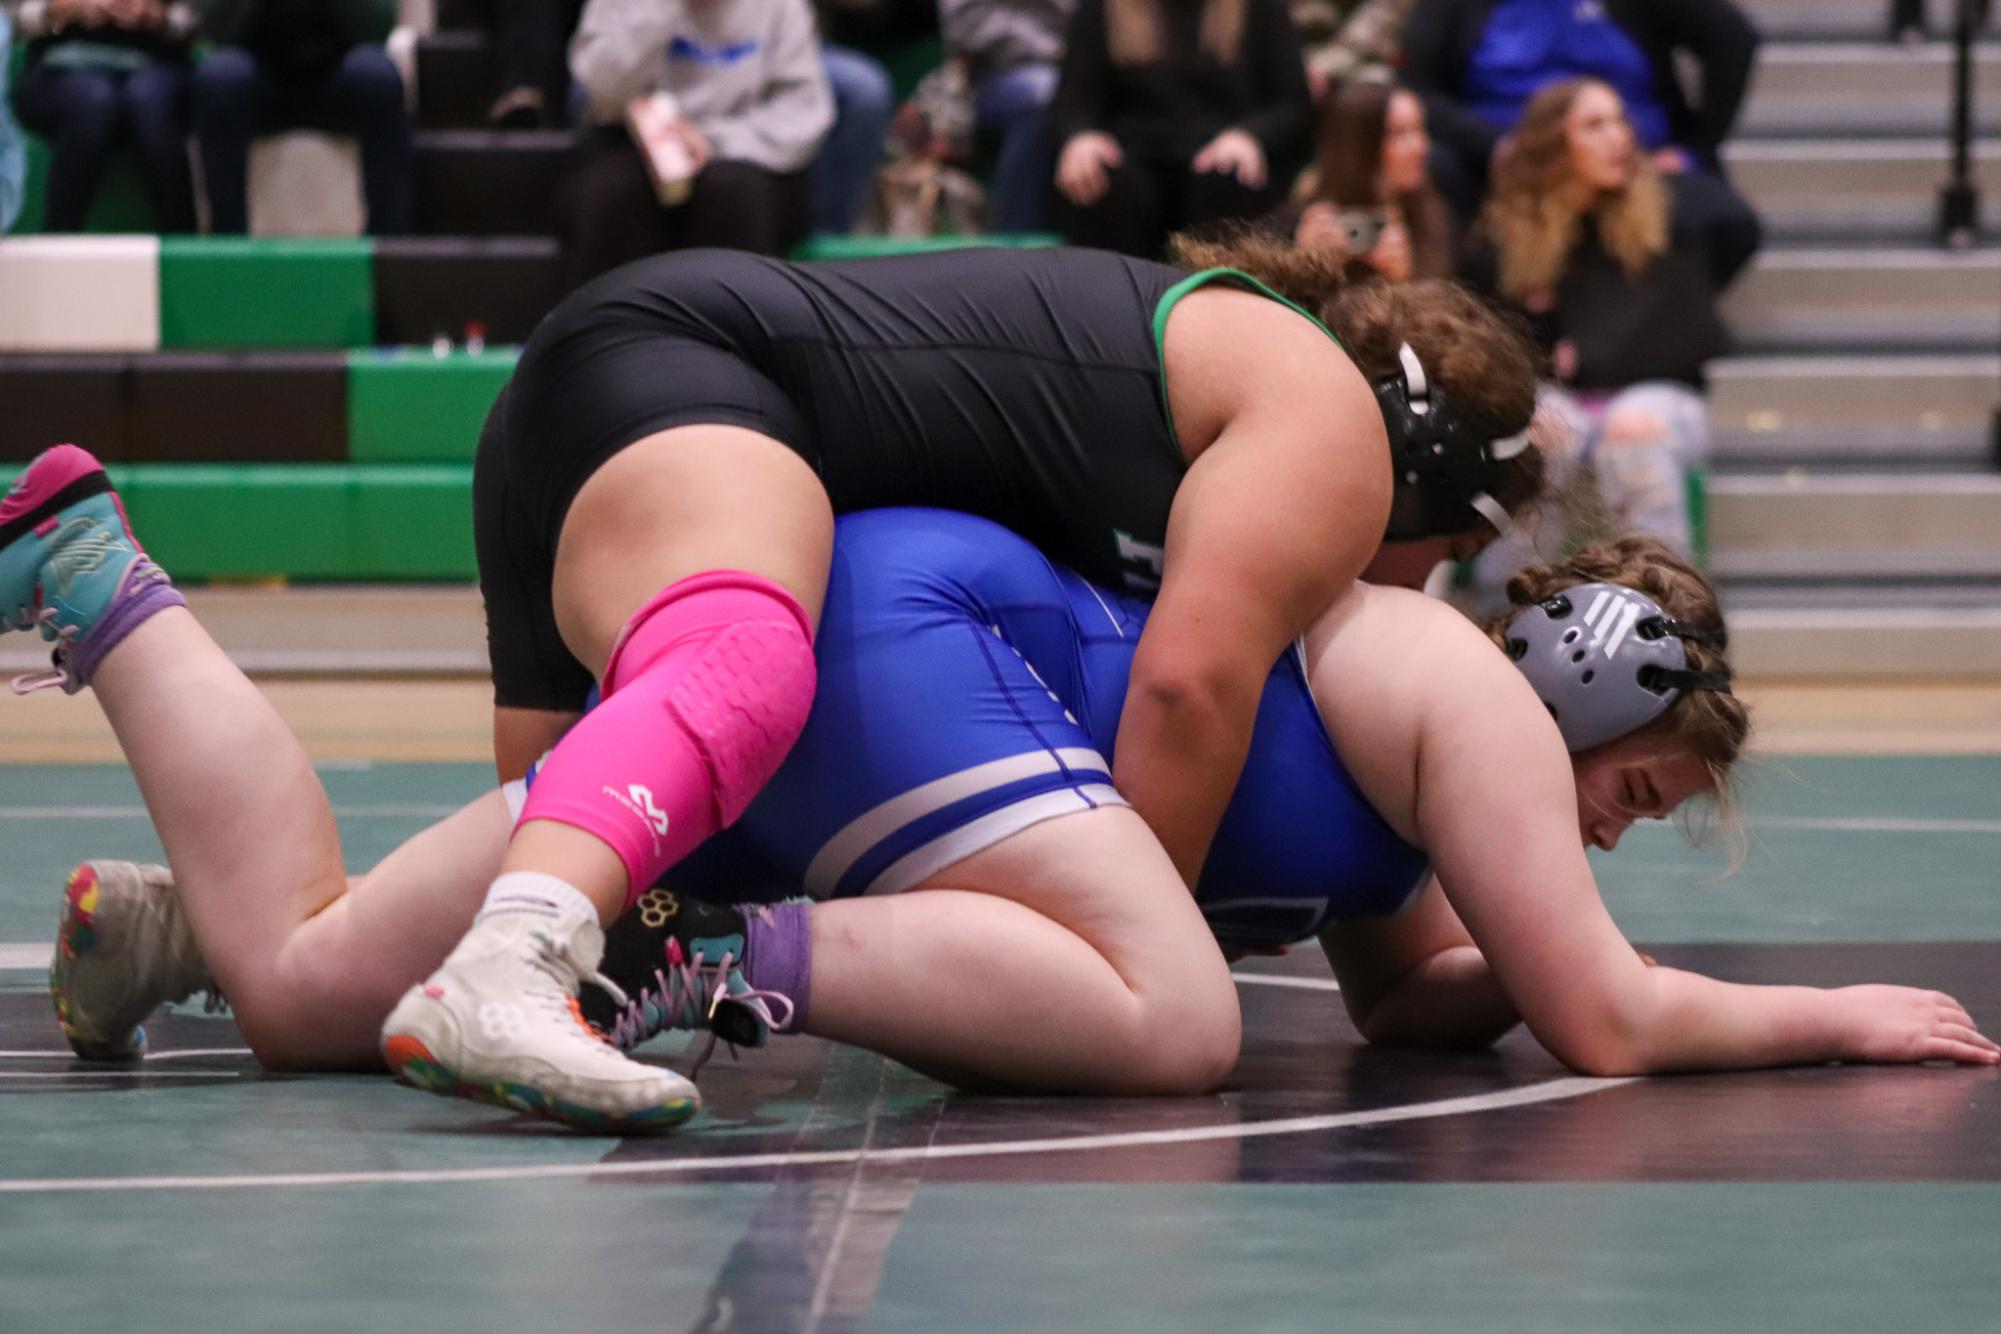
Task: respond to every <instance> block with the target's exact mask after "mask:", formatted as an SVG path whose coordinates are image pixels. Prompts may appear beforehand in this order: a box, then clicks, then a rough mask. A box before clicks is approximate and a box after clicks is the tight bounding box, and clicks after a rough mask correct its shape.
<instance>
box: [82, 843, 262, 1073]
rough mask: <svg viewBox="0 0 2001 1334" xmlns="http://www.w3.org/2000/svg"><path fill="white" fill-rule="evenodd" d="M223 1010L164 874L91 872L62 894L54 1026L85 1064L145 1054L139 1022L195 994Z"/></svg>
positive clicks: (125, 867)
mask: <svg viewBox="0 0 2001 1334" xmlns="http://www.w3.org/2000/svg"><path fill="white" fill-rule="evenodd" d="M198 991H199V992H206V993H208V997H207V1002H206V1004H205V1007H204V1008H206V1009H207V1010H208V1012H209V1013H211V1014H214V1013H217V1012H219V1011H221V1010H222V1009H223V1008H225V1007H224V1002H223V999H222V993H221V992H220V991H218V990H217V989H216V985H215V979H214V978H213V977H212V976H210V975H209V971H208V967H207V966H206V965H205V964H204V963H203V962H202V958H201V951H200V950H199V949H198V948H196V945H195V938H194V932H193V931H191V930H189V928H188V919H187V914H186V913H184V912H182V911H181V900H180V896H179V895H177V894H175V893H174V880H173V875H172V873H171V872H169V871H168V870H167V868H166V867H164V866H142V865H139V864H137V863H134V862H114V861H101V862H85V863H84V864H83V865H81V866H79V867H77V868H76V869H75V870H74V871H71V872H70V873H69V882H68V884H66V885H65V886H64V888H63V910H62V922H61V924H60V926H59V927H58V928H57V931H56V954H55V960H54V962H52V963H51V964H50V965H49V998H50V999H51V1000H53V1001H54V1002H55V1006H56V1022H57V1023H59V1024H61V1025H62V1030H63V1036H64V1037H66V1038H68V1039H69V1045H70V1047H71V1049H72V1050H74V1051H75V1052H76V1054H77V1055H78V1056H81V1057H83V1058H84V1059H85V1060H86V1061H126V1060H132V1059H134V1058H136V1057H138V1056H140V1055H141V1054H143V1053H144V1052H145V1050H146V1030H145V1029H144V1028H141V1027H140V1021H141V1020H143V1019H145V1017H146V1016H147V1015H149V1014H151V1013H152V1012H153V1011H155V1010H157V1009H159V1008H160V1007H161V1006H162V1005H168V1004H171V1003H173V1002H175V1001H183V1000H186V999H187V998H188V997H190V996H192V995H194V994H195V993H196V992H198Z"/></svg>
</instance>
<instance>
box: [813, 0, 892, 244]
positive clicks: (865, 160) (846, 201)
mask: <svg viewBox="0 0 2001 1334" xmlns="http://www.w3.org/2000/svg"><path fill="white" fill-rule="evenodd" d="M877 8H878V7H877V6H876V5H875V4H873V3H871V0H814V10H815V12H816V13H817V15H818V16H819V21H820V38H821V41H820V63H821V64H822V65H823V66H825V68H826V71H827V87H828V89H829V90H830V91H831V92H832V93H833V96H834V123H833V125H832V126H831V127H830V128H829V129H828V130H827V137H826V138H825V139H824V140H822V141H821V144H820V152H819V154H818V156H816V157H815V158H814V159H813V167H812V178H811V179H812V189H813V230H814V231H815V232H817V233H819V234H820V235H823V236H846V235H847V234H848V233H849V232H852V231H853V230H854V229H855V224H856V223H857V222H859V221H860V220H861V216H862V210H863V209H864V208H867V207H868V200H869V191H870V190H872V189H873V188H874V187H875V173H876V168H877V167H879V166H880V165H881V163H882V151H883V145H884V144H886V143H887V142H888V140H889V123H890V120H891V119H892V118H893V117H894V116H895V115H896V87H895V85H894V83H892V82H891V80H890V77H889V69H888V68H887V67H886V66H885V65H884V64H883V63H882V62H881V61H880V60H877V59H876V58H875V57H874V56H872V55H870V54H869V53H868V52H866V51H864V50H861V49H859V48H857V47H855V46H853V45H850V44H848V43H846V42H843V41H842V40H841V38H842V37H843V36H844V35H845V34H844V32H843V29H844V28H847V27H850V26H855V25H856V24H857V23H858V22H865V21H866V20H868V19H870V18H874V17H876V10H877Z"/></svg>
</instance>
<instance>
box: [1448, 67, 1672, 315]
mask: <svg viewBox="0 0 2001 1334" xmlns="http://www.w3.org/2000/svg"><path fill="white" fill-rule="evenodd" d="M1593 88H1599V89H1604V90H1605V91H1607V92H1610V91H1611V88H1610V87H1609V86H1608V85H1606V84H1604V83H1601V82H1599V81H1598V80H1596V79H1565V80H1564V81H1563V82H1561V83H1553V84H1550V85H1549V86H1548V87H1546V88H1544V89H1542V90H1541V91H1539V92H1538V93H1536V95H1535V96H1534V97H1532V98H1530V99H1529V103H1528V106H1527V108H1526V109H1524V110H1523V112H1522V118H1521V121H1520V123H1519V124H1517V125H1516V126H1515V130H1514V133H1513V135H1512V136H1511V138H1510V143H1511V147H1510V148H1509V150H1508V152H1507V153H1505V154H1504V155H1502V157H1501V160H1500V161H1499V162H1498V163H1496V164H1495V167H1494V189H1493V194H1492V195H1491V196H1490V197H1489V198H1488V200H1487V207H1486V211H1485V213H1484V214H1483V215H1482V218H1483V221H1484V223H1485V225H1486V229H1487V234H1488V236H1489V237H1491V238H1492V240H1493V243H1494V248H1495V250H1496V251H1497V252H1498V253H1499V256H1500V290H1501V294H1502V295H1503V296H1506V297H1509V298H1512V299H1514V300H1517V301H1520V300H1523V299H1524V298H1526V297H1528V296H1529V295H1530V294H1531V293H1535V292H1541V291H1545V290H1547V289H1549V288H1551V287H1554V286H1556V284H1557V283H1558V282H1559V281H1560V280H1561V279H1562V277H1563V271H1564V268H1565V266H1566V265H1568V263H1569V262H1570V254H1571V252H1572V251H1573V250H1575V249H1576V248H1577V238H1578V232H1579V229H1580V226H1581V224H1582V222H1583V220H1584V218H1585V217H1586V216H1587V215H1588V216H1590V217H1591V218H1593V219H1595V220H1596V222H1597V224H1598V235H1599V238H1600V240H1601V241H1602V242H1603V243H1604V246H1605V249H1606V250H1607V251H1608V252H1610V254H1611V255H1612V257H1613V258H1614V259H1616V260H1618V261H1619V266H1620V267H1621V268H1623V269H1624V270H1625V271H1626V275H1627V276H1628V277H1634V276H1637V275H1638V274H1639V273H1640V272H1641V270H1643V269H1645V268H1646V267H1647V265H1649V264H1651V263H1652V262H1653V261H1654V259H1655V258H1656V257H1658V256H1660V255H1662V254H1665V253H1666V252H1667V248H1668V213H1669V208H1670V205H1669V200H1668V193H1667V187H1666V186H1665V185H1664V184H1663V183H1662V181H1661V177H1660V173H1659V172H1658V171H1656V170H1655V169H1654V165H1653V163H1652V162H1650V161H1648V159H1647V157H1646V155H1645V154H1638V155H1636V156H1635V157H1634V159H1633V176H1632V179H1631V180H1630V181H1629V182H1628V183H1627V184H1626V187H1625V188H1624V189H1623V190H1615V191H1613V192H1611V193H1609V194H1605V195H1601V196H1599V197H1598V198H1597V199H1596V200H1593V201H1591V202H1590V203H1589V204H1584V203H1581V202H1580V201H1579V200H1578V198H1577V194H1576V192H1575V191H1574V190H1572V189H1570V188H1569V187H1570V183H1571V164H1570V125H1569V122H1570V109H1571V107H1572V106H1574V105H1575V104H1576V102H1577V99H1578V98H1579V97H1581V96H1582V95H1583V94H1584V93H1585V92H1586V91H1587V90H1588V89H1593Z"/></svg>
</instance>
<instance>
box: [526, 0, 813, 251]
mask: <svg viewBox="0 0 2001 1334" xmlns="http://www.w3.org/2000/svg"><path fill="white" fill-rule="evenodd" d="M570 72H571V74H572V75H574V76H575V78H576V80H577V83H578V84H579V85H580V86H581V87H582V88H583V89H584V91H585V93H586V94H587V95H588V97H589V99H590V115H591V119H592V121H593V122H594V123H595V125H596V127H597V128H596V129H595V130H593V131H592V133H591V137H590V141H589V143H588V144H587V146H586V149H585V156H584V160H583V162H582V163H581V165H580V166H579V168H578V171H577V174H576V176H575V178H574V179H573V180H572V182H571V185H570V188H569V190H568V191H567V195H568V198H567V201H566V207H565V208H564V210H563V212H564V214H565V215H566V218H567V230H568V236H567V240H568V241H569V244H570V256H571V262H572V264H573V266H574V268H575V272H576V276H577V278H578V279H579V280H582V279H585V278H589V277H593V276H595V275H597V274H599V273H603V272H604V271H605V270H607V269H611V268H614V267H616V266H617V265H620V264H623V263H626V262H628V261H630V260H634V259H638V258H640V257H641V256H644V255H650V254H654V253H656V252H658V251H661V250H671V249H678V248H680V247H684V246H731V247H734V248H736V249H740V250H752V251H756V252H758V253H760V254H766V255H782V254H784V253H785V252H786V251H788V250H790V249H791V248H792V247H793V246H795V245H797V244H798V243H799V242H800V241H801V240H803V239H805V236H806V233H807V230H808V227H809V225H810V216H811V203H812V200H811V188H810V183H809V179H808V173H807V170H806V168H807V167H808V166H809V165H810V164H811V163H812V161H813V156H814V154H815V153H816V152H818V150H819V147H820V141H821V140H822V139H823V138H824V137H825V135H826V133H827V128H828V126H829V125H830V124H832V122H833V118H834V106H833V96H832V94H831V92H830V91H829V89H828V87H827V75H826V69H825V67H824V65H823V64H822V62H821V58H820V49H819V41H818V37H817V34H816V33H815V30H814V25H813V12H812V10H811V9H810V8H809V7H808V5H807V2H806V0H705V2H702V3H696V2H695V0H589V2H588V3H587V4H586V5H585V6H584V16H583V22H582V23H581V24H580V25H579V26H578V29H577V36H576V39H575V41H574V42H572V43H571V47H570ZM662 95H665V96H664V100H663V97H662Z"/></svg>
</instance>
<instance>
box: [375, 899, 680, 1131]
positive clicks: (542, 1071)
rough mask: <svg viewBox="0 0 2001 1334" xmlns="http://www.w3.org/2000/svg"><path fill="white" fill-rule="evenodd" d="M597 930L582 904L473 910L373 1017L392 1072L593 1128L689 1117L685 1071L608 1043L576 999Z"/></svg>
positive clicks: (667, 1125)
mask: <svg viewBox="0 0 2001 1334" xmlns="http://www.w3.org/2000/svg"><path fill="white" fill-rule="evenodd" d="M603 954H604V932H603V931H602V930H601V929H600V928H599V926H598V924H597V921H596V919H595V918H593V917H589V916H586V915H584V914H581V913H565V914H561V915H559V916H553V917H552V916H545V915H542V914H539V913H530V912H498V913H493V914H491V915H487V916H482V917H480V918H478V919H477V920H475V921H474V923H473V927H472V930H471V931H469V932H468V933H467V934H466V938H465V939H464V940H463V941H461V942H459V947H458V948H457V949H455V950H453V951H452V953H451V957H450V958H448V959H446V960H445V962H444V965H443V966H442V967H440V968H439V969H438V971H437V972H436V973H433V974H432V975H431V978H430V980H429V981H428V982H425V983H423V984H422V985H420V986H415V987H412V988H411V989H410V990H409V991H408V992H406V993H405V994H404V996H403V999H402V1000H401V1001H399V1002H398V1003H397V1005H396V1008H395V1009H394V1010H393V1011H391V1012H390V1015H389V1019H388V1022H386V1023H385V1024H383V1026H382V1056H383V1059H384V1060H386V1061H388V1063H389V1068H390V1069H391V1070H393V1071H395V1072H396V1075H397V1077H398V1078H399V1079H401V1080H403V1081H404V1082H405V1083H407V1084H410V1085H413V1086H414V1087H417V1088H420V1089H424V1090H425V1091H427V1092H430V1093H437V1094H441V1095H444V1096H447V1097H459V1098H472V1099H475V1100H476V1101H479V1102H490V1103H494V1104H497V1105H498V1106H502V1107H508V1108H512V1109H513V1110H515V1111H519V1112H528V1113H530V1114H532V1115H535V1116H545V1117H548V1118H549V1119H551V1120H554V1121H560V1122H562V1123H563V1124H564V1125H568V1126H573V1127H575V1128H577V1129H579V1130H586V1131H591V1132H593V1133H597V1134H634V1133H639V1134H644V1133H652V1132H657V1131H662V1130H670V1129H672V1128H673V1127H675V1126H678V1125H680V1124H681V1123H682V1122H683V1121H685V1120H687V1119H688V1118H689V1117H691V1116H693V1115H694V1114H695V1112H696V1109H698V1108H699V1107H700V1106H701V1095H700V1094H699V1093H697V1092H696V1091H695V1086H694V1084H693V1083H691V1082H690V1081H688V1080H686V1079H684V1078H682V1077H681V1076H680V1075H678V1074H675V1073H674V1072H673V1071H672V1070H663V1069H661V1068H660V1067H658V1066H652V1065H643V1064H641V1063H640V1062H638V1061H632V1060H627V1059H626V1058H625V1057H623V1056H621V1055H619V1054H618V1052H617V1051H616V1050H614V1049H613V1048H612V1046H611V1044H610V1043H608V1042H607V1041H606V1040H605V1038H604V1035H603V1034H602V1033H599V1032H598V1031H597V1030H596V1029H594V1028H592V1027H591V1026H590V1024H589V1023H587V1022H586V1021H585V1019H584V1017H583V1013H582V1011H581V1010H580V1009H579V1008H578V1002H577V987H578V984H579V982H580V981H583V980H586V979H588V980H590V981H591V982H594V983H595V984H597V985H598V986H600V987H603V988H604V989H606V990H607V991H609V992H612V993H614V994H616V995H617V998H618V1001H619V1003H620V1004H621V1005H623V1004H625V997H624V994H623V993H621V992H619V991H618V988H617V987H616V986H615V985H613V984H612V983H611V981H610V980H609V979H607V978H605V977H603V976H602V975H600V974H599V973H598V971H597V966H598V961H599V960H600V959H601V958H602V957H603Z"/></svg>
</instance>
